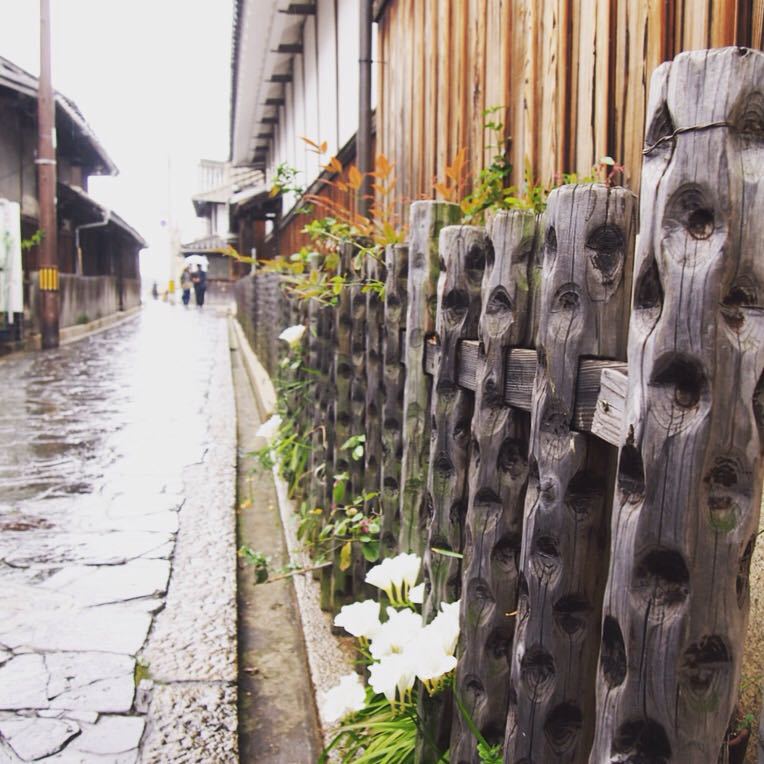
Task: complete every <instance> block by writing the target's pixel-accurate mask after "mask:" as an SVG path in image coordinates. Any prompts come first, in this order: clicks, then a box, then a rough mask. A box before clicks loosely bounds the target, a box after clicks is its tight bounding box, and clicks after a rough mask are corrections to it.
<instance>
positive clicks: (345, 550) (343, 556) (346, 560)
mask: <svg viewBox="0 0 764 764" xmlns="http://www.w3.org/2000/svg"><path fill="white" fill-rule="evenodd" d="M352 547H353V545H352V543H351V542H350V541H346V542H345V543H344V544H343V545H342V549H340V570H347V569H348V568H349V567H350V552H351V550H352Z"/></svg>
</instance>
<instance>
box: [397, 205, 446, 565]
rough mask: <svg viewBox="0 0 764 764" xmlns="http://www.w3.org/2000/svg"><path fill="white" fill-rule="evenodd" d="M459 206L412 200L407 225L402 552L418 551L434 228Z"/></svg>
mask: <svg viewBox="0 0 764 764" xmlns="http://www.w3.org/2000/svg"><path fill="white" fill-rule="evenodd" d="M459 217H460V210H459V207H458V206H457V205H455V204H448V203H444V202H427V201H420V202H414V203H413V204H412V205H411V224H410V228H409V277H408V305H407V312H406V343H405V352H406V356H405V357H406V379H405V387H404V395H403V411H404V421H403V434H404V449H403V459H402V461H401V505H400V506H401V510H400V522H401V531H400V537H399V547H400V550H401V551H402V552H417V553H421V552H422V549H423V546H424V537H423V535H422V531H423V527H422V521H423V519H424V517H423V515H424V512H423V503H424V492H425V487H426V481H427V464H428V457H429V448H430V421H429V417H428V416H427V414H428V412H429V410H430V390H431V380H430V378H429V377H428V376H427V375H426V374H425V373H424V350H425V337H426V335H427V334H429V333H432V332H433V331H434V330H435V300H436V288H437V281H438V272H439V270H440V265H439V254H438V236H439V235H440V229H441V228H443V227H444V226H446V225H451V224H453V223H456V222H458V220H459Z"/></svg>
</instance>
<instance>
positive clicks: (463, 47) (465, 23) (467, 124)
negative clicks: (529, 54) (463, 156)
mask: <svg viewBox="0 0 764 764" xmlns="http://www.w3.org/2000/svg"><path fill="white" fill-rule="evenodd" d="M470 2H471V0H462V2H460V3H459V10H460V14H461V18H460V20H459V24H458V25H457V27H456V34H457V41H456V44H457V45H458V46H459V68H458V70H457V72H456V76H457V78H458V82H459V88H460V97H459V99H458V100H457V106H456V108H457V110H458V113H459V141H458V146H464V147H465V148H466V149H467V152H468V153H467V156H468V157H469V160H470V164H471V166H472V167H473V168H475V167H476V166H478V165H479V164H480V159H482V157H481V156H480V155H479V154H477V149H476V147H473V146H472V142H471V140H470V138H471V135H472V89H471V87H470V80H471V77H470V75H471V71H470V60H471V59H470V20H471V17H470Z"/></svg>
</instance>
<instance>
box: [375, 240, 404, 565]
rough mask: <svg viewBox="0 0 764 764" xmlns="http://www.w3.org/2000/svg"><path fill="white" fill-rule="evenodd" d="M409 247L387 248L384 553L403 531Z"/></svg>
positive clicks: (394, 546)
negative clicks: (404, 357)
mask: <svg viewBox="0 0 764 764" xmlns="http://www.w3.org/2000/svg"><path fill="white" fill-rule="evenodd" d="M407 280H408V248H407V247H406V246H405V245H403V244H400V245H398V244H396V245H392V244H391V245H389V246H388V247H387V248H386V249H385V301H384V313H385V316H384V319H385V320H384V334H383V347H384V364H383V369H382V376H383V384H384V402H383V404H382V474H381V485H382V489H381V491H382V493H381V496H380V503H381V508H382V529H381V543H382V554H383V555H385V556H394V555H396V554H397V553H398V535H399V533H400V511H401V510H400V481H401V458H402V456H403V384H404V379H405V375H406V367H405V366H404V365H403V363H402V362H401V352H402V349H403V348H404V345H405V341H402V340H405V335H404V334H403V333H402V330H403V327H404V322H405V319H406V306H407V294H406V291H407V290H406V282H407Z"/></svg>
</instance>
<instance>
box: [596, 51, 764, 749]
mask: <svg viewBox="0 0 764 764" xmlns="http://www.w3.org/2000/svg"><path fill="white" fill-rule="evenodd" d="M647 115H648V116H647V130H646V138H645V143H646V154H645V159H644V165H643V170H642V186H641V187H642V189H643V190H642V203H641V209H640V221H641V222H640V236H639V253H638V256H637V263H636V268H635V289H634V304H633V308H632V318H631V326H630V333H629V378H628V395H627V402H626V416H625V428H624V433H625V435H624V437H625V444H624V446H623V448H622V449H621V452H620V460H619V467H618V476H617V486H616V490H615V499H614V512H613V545H612V553H611V565H610V572H609V579H608V589H607V593H606V597H605V603H604V608H603V610H604V612H603V616H604V617H603V628H602V647H601V659H600V668H599V672H598V688H597V693H598V724H597V731H596V737H595V742H594V747H593V750H592V756H591V759H590V761H592V762H601V761H605V760H607V761H611V760H613V759H616V760H619V761H627V760H629V761H636V760H641V761H671V762H715V761H717V757H718V756H719V753H720V750H721V747H722V741H723V738H724V735H725V731H726V729H727V725H728V723H729V720H730V715H731V713H732V709H733V707H734V704H735V700H736V696H737V690H738V682H739V676H740V666H741V659H742V657H743V639H744V635H745V631H746V626H747V619H748V604H749V580H748V576H749V566H750V561H751V554H752V552H753V547H754V542H755V539H756V532H757V529H758V520H759V512H760V500H761V481H762V443H763V442H762V435H764V405H762V403H763V400H764V398H763V397H762V396H763V391H764V381H763V377H762V372H763V371H764V309H763V308H764V301H763V300H762V294H763V293H764V292H763V291H762V290H764V260H763V259H762V257H761V242H762V240H763V239H764V181H763V178H762V168H763V167H764V164H763V163H762V156H764V155H763V154H762V145H764V144H763V143H762V141H763V140H764V55H762V53H760V52H757V51H752V50H747V49H742V48H724V49H719V50H712V51H694V52H692V53H682V54H680V55H679V56H677V58H676V59H675V60H674V61H673V62H671V63H669V64H663V65H662V66H661V67H659V68H658V69H657V70H656V72H655V74H654V75H653V79H652V83H651V88H650V99H649V103H648V109H647Z"/></svg>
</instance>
